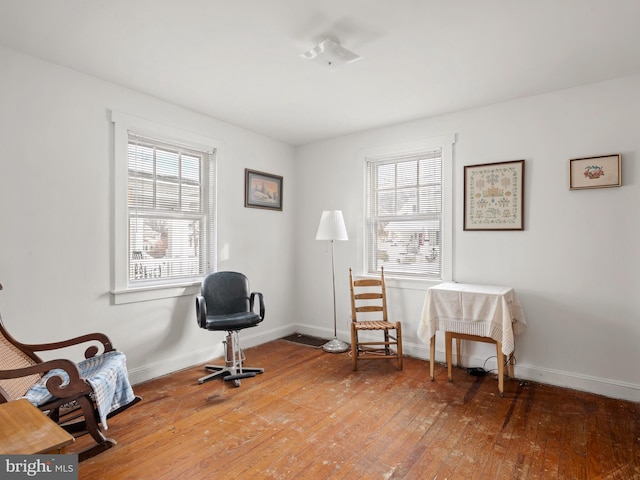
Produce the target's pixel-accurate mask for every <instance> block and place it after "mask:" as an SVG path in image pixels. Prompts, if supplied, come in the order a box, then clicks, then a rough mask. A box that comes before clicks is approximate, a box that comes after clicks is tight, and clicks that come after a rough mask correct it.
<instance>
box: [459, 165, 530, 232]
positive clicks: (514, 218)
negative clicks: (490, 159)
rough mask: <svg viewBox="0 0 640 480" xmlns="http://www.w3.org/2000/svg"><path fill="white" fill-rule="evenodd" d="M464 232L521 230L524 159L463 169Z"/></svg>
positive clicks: (522, 223) (522, 225) (469, 166)
mask: <svg viewBox="0 0 640 480" xmlns="http://www.w3.org/2000/svg"><path fill="white" fill-rule="evenodd" d="M464 230H524V160H514V161H511V162H499V163H485V164H482V165H467V166H465V167H464Z"/></svg>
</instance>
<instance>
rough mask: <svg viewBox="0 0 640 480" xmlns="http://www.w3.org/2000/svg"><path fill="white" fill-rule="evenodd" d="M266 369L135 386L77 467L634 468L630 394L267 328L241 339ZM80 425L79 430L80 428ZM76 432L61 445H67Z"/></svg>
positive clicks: (612, 472)
mask: <svg viewBox="0 0 640 480" xmlns="http://www.w3.org/2000/svg"><path fill="white" fill-rule="evenodd" d="M245 353H246V357H247V360H246V364H247V365H248V366H257V367H264V368H265V373H264V374H262V375H258V376H257V377H255V378H250V379H245V380H242V385H241V386H240V387H239V388H235V387H233V386H232V384H231V385H230V384H228V383H225V382H222V381H220V380H214V381H212V382H209V383H205V384H203V385H198V383H197V379H198V378H199V377H200V376H202V375H203V372H204V371H203V369H202V367H194V368H191V369H188V370H185V371H182V372H178V373H175V374H172V375H170V376H167V377H163V378H160V379H156V380H153V381H150V382H148V383H145V384H142V385H138V386H136V387H135V391H136V393H137V394H139V395H142V397H143V401H142V402H141V403H139V404H138V405H136V406H135V407H133V408H131V409H129V410H127V411H126V412H124V413H122V414H120V415H118V416H117V417H114V418H112V419H111V420H109V430H108V431H107V433H108V435H109V436H112V437H113V438H115V439H116V440H117V441H118V445H117V446H115V447H114V448H112V449H110V450H108V451H106V452H104V453H101V454H99V455H98V456H96V457H94V458H91V459H89V460H87V461H85V462H82V463H81V464H80V467H79V478H80V479H87V480H89V479H91V480H95V479H109V480H119V479H136V480H144V479H154V480H159V479H167V480H175V479H188V480H198V479H214V478H215V479H251V480H254V479H301V478H305V479H350V480H351V479H420V480H424V479H439V480H444V479H449V480H452V479H463V480H469V479H489V480H494V479H541V480H547V479H624V480H629V479H636V478H637V479H640V419H639V412H640V405H639V404H636V403H632V402H625V401H620V400H613V399H609V398H605V397H601V396H596V395H592V394H586V393H581V392H576V391H572V390H567V389H562V388H556V387H550V386H546V385H541V384H536V383H531V382H529V383H524V382H518V381H517V380H512V379H505V396H504V398H501V397H500V396H499V394H498V388H497V381H496V379H495V377H494V376H493V375H488V376H484V377H472V376H469V375H468V374H467V372H466V371H465V370H462V369H454V378H453V382H451V383H449V382H448V381H447V376H446V369H445V366H444V365H440V364H438V365H437V366H436V380H435V381H433V382H431V381H429V379H428V372H429V365H428V362H425V361H422V360H417V359H414V358H406V359H405V362H404V370H402V371H397V370H396V368H395V362H393V361H388V362H387V361H374V362H364V361H363V362H359V363H358V367H359V370H358V371H357V372H352V370H351V359H350V358H349V357H348V354H347V353H344V354H329V353H324V352H323V351H322V350H321V349H315V348H312V347H308V346H304V345H300V344H296V343H292V342H288V341H285V340H277V341H274V342H270V343H268V344H265V345H261V346H259V347H255V348H250V349H247V350H246V351H245ZM85 438H86V437H85ZM84 442H85V439H79V441H78V442H77V443H76V444H75V445H74V446H71V447H69V448H68V452H73V451H74V450H76V449H79V448H80V447H81V446H82V445H83V444H85V443H84Z"/></svg>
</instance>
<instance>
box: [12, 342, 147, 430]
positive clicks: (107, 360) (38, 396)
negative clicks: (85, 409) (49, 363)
mask: <svg viewBox="0 0 640 480" xmlns="http://www.w3.org/2000/svg"><path fill="white" fill-rule="evenodd" d="M78 370H80V376H81V377H83V378H85V379H86V380H87V381H88V382H89V385H91V388H93V399H94V401H95V402H96V405H97V406H98V414H99V416H100V421H101V423H102V426H103V427H104V429H105V430H106V429H107V428H108V427H107V415H109V413H111V412H113V411H114V410H116V409H118V408H120V407H122V406H123V405H126V404H128V403H130V402H132V401H133V400H134V398H135V395H134V393H133V389H132V388H131V384H130V383H129V375H128V372H127V359H126V357H125V355H124V353H122V352H107V353H105V354H103V355H98V356H95V357H91V358H88V359H86V360H83V361H81V362H80V363H78ZM54 375H59V376H61V377H62V378H63V385H64V384H67V383H69V376H68V375H67V374H66V372H64V371H63V370H61V369H55V370H51V371H50V372H49V373H47V374H46V375H45V376H43V377H42V378H41V379H40V381H39V382H38V383H36V384H35V385H34V386H33V387H31V388H30V389H29V390H28V391H27V393H26V394H25V395H24V397H25V398H26V399H27V400H29V401H30V402H31V403H33V404H34V405H35V406H40V405H42V404H44V403H46V402H48V401H50V400H51V399H53V398H54V397H53V395H51V393H50V392H49V390H47V385H46V384H47V380H49V378H51V377H52V376H54Z"/></svg>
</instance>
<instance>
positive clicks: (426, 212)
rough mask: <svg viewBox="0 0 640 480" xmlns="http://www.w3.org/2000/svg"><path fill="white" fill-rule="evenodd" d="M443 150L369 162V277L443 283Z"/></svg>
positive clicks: (431, 150)
mask: <svg viewBox="0 0 640 480" xmlns="http://www.w3.org/2000/svg"><path fill="white" fill-rule="evenodd" d="M442 165H443V162H442V149H441V148H432V149H427V150H424V151H420V152H416V153H411V154H403V155H388V156H386V157H382V158H376V159H375V160H367V161H366V171H367V173H366V178H367V185H366V189H367V190H366V191H367V223H366V241H367V245H366V256H367V272H368V273H371V274H377V273H378V272H379V271H380V267H382V266H384V269H385V273H388V274H392V275H398V276H408V277H418V278H427V279H441V278H442V224H443V219H442V212H443V209H442Z"/></svg>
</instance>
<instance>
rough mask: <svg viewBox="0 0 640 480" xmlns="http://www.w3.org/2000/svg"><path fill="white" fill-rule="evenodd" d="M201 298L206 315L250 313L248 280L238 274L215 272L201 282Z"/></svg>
mask: <svg viewBox="0 0 640 480" xmlns="http://www.w3.org/2000/svg"><path fill="white" fill-rule="evenodd" d="M202 296H203V297H204V299H205V302H206V304H207V315H224V314H229V313H241V312H248V311H250V306H249V296H250V292H249V280H248V279H247V277H246V276H245V275H243V274H242V273H238V272H215V273H212V274H209V275H207V276H206V277H205V279H204V280H203V281H202Z"/></svg>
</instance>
